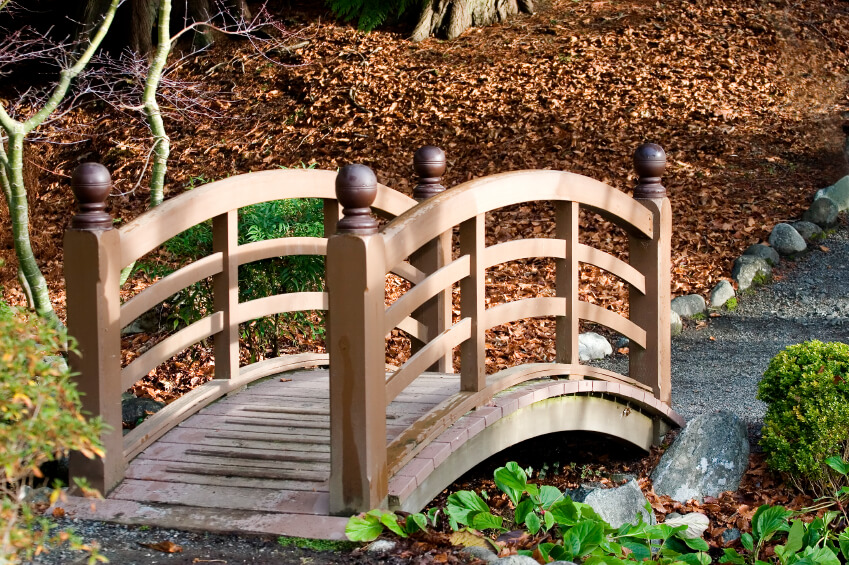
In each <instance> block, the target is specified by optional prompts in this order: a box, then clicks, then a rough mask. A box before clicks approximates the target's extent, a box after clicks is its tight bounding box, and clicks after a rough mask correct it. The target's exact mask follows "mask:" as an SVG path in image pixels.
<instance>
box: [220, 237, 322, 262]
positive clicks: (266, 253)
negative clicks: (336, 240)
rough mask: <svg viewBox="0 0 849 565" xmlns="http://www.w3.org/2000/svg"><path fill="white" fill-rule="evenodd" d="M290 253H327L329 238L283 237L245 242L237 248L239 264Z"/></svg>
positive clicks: (236, 255) (236, 253)
mask: <svg viewBox="0 0 849 565" xmlns="http://www.w3.org/2000/svg"><path fill="white" fill-rule="evenodd" d="M288 255H327V239H325V238H323V237H281V238H277V239H267V240H264V241H254V242H251V243H243V244H242V245H240V246H238V247H237V248H236V252H235V254H234V257H235V259H234V260H235V261H236V263H237V264H239V265H244V264H246V263H252V262H254V261H262V260H263V259H271V258H272V257H283V256H288Z"/></svg>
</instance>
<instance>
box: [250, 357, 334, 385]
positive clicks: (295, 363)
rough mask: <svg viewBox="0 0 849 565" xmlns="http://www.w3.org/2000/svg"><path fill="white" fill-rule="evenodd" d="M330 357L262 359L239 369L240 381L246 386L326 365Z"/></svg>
mask: <svg viewBox="0 0 849 565" xmlns="http://www.w3.org/2000/svg"><path fill="white" fill-rule="evenodd" d="M329 363H330V357H329V356H328V355H327V354H326V353H297V354H294V355H283V356H281V357H274V358H272V359H264V360H262V361H259V362H257V363H253V364H251V365H246V366H244V367H242V368H240V369H239V379H240V381H242V382H244V383H245V384H248V383H250V382H252V381H255V380H258V379H261V378H264V377H267V376H269V375H274V374H277V373H283V372H286V371H291V370H294V369H301V368H304V367H318V366H323V365H328V364H329Z"/></svg>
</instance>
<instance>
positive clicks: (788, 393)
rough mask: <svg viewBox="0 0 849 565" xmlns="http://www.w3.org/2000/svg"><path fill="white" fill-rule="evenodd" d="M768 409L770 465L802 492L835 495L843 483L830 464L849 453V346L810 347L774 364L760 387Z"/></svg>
mask: <svg viewBox="0 0 849 565" xmlns="http://www.w3.org/2000/svg"><path fill="white" fill-rule="evenodd" d="M758 398H759V399H761V400H763V401H764V402H766V403H767V404H768V407H767V412H766V416H765V417H764V427H763V438H762V439H761V445H762V446H763V449H764V451H765V452H766V453H767V463H768V464H769V465H770V467H772V468H773V469H775V470H777V471H780V472H782V473H786V474H787V475H788V476H789V477H790V478H791V479H792V480H793V481H794V482H795V483H796V485H797V486H799V487H800V488H811V489H813V490H814V492H815V493H817V494H822V493H824V492H828V491H830V490H831V489H832V488H834V485H835V484H837V483H838V482H840V478H839V476H838V475H836V474H835V473H834V472H832V471H831V469H830V468H829V466H828V465H827V464H826V458H827V457H829V456H832V455H834V454H840V455H842V456H843V457H844V458H845V457H846V455H847V454H849V453H847V452H849V345H847V344H845V343H822V342H819V341H809V342H805V343H802V344H798V345H791V346H790V347H788V348H787V349H785V350H784V351H782V352H781V353H779V354H778V355H776V356H775V357H774V358H773V359H772V361H770V364H769V367H768V368H767V370H766V372H765V373H764V376H763V379H762V380H761V382H760V385H759V386H758Z"/></svg>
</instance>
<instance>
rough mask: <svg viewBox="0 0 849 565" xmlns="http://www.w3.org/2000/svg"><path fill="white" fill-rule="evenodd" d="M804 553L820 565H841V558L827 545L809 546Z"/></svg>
mask: <svg viewBox="0 0 849 565" xmlns="http://www.w3.org/2000/svg"><path fill="white" fill-rule="evenodd" d="M803 555H804V557H806V558H807V559H810V560H811V562H813V563H816V564H818V565H840V559H838V558H837V556H836V555H835V554H834V552H833V551H831V550H830V549H829V548H827V547H808V548H805V551H804V553H803Z"/></svg>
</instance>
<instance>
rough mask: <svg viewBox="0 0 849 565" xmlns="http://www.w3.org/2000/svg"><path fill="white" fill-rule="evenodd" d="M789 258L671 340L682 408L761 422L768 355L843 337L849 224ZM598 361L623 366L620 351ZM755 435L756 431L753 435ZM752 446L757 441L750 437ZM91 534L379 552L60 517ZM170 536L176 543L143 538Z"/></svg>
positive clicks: (260, 551)
mask: <svg viewBox="0 0 849 565" xmlns="http://www.w3.org/2000/svg"><path fill="white" fill-rule="evenodd" d="M823 245H824V247H825V248H826V249H828V251H823V250H820V249H815V250H814V251H812V252H810V253H808V254H807V255H805V256H804V257H802V258H800V259H798V260H796V261H795V262H791V261H786V260H785V261H783V263H782V265H780V266H779V268H777V269H776V271H775V274H776V275H777V276H778V277H777V278H779V279H780V280H778V281H777V282H774V283H772V284H770V285H768V286H766V287H763V288H759V289H757V290H756V291H755V292H752V293H744V294H743V295H742V296H740V297H739V307H738V308H737V310H735V311H734V312H723V313H722V316H720V317H718V318H709V319H708V320H707V322H706V323H705V324H704V325H699V324H698V323H695V322H692V321H690V322H688V323H687V325H688V327H687V328H686V329H685V330H684V333H683V334H682V335H680V336H678V337H676V338H674V339H673V341H672V404H673V407H674V408H675V409H676V410H677V411H678V412H679V413H680V414H681V415H682V416H684V417H685V418H687V419H689V418H692V417H694V416H697V415H699V414H702V413H705V412H709V411H712V410H716V409H719V408H722V409H725V410H730V411H732V412H734V413H736V414H737V415H739V416H740V417H741V418H743V419H744V420H745V421H746V423H747V424H748V425H749V428H750V430H751V431H752V432H753V434H754V435H757V430H759V428H760V423H761V421H762V418H763V415H764V411H765V405H764V404H763V403H762V402H760V401H759V400H757V399H756V398H755V394H756V392H757V385H758V381H759V380H760V377H761V375H762V374H763V372H764V370H765V369H766V367H767V365H768V364H769V360H770V359H771V358H772V357H773V356H774V355H775V354H776V353H778V352H779V351H781V350H782V349H783V348H785V347H786V346H788V345H792V344H794V343H799V342H802V341H806V340H810V339H818V340H820V341H843V342H847V343H849V227H847V226H846V225H841V227H840V228H839V229H838V230H837V232H836V233H834V234H833V235H831V236H830V237H829V238H828V239H827V240H826V241H825V242H824V243H823ZM603 366H605V367H607V368H610V369H613V370H616V371H619V372H622V373H625V372H626V371H627V358H626V357H624V356H621V355H618V356H616V357H614V358H612V359H609V360H606V361H605V362H604V363H603ZM753 439H754V438H753ZM752 445H753V447H754V446H755V445H756V444H755V443H753V444H752ZM59 522H60V525H61V526H63V527H68V526H70V527H72V528H73V529H74V530H76V531H77V532H78V533H80V534H81V535H83V536H84V538H85V539H86V540H87V541H90V540H98V541H99V542H100V543H101V544H102V545H103V546H104V548H105V549H104V553H105V555H106V556H107V557H109V559H110V562H111V563H121V564H126V565H136V564H138V565H147V564H153V563H169V564H176V563H311V564H315V565H319V564H324V563H328V564H329V563H374V562H383V561H382V560H381V559H380V558H379V557H377V556H370V555H367V554H366V555H357V554H354V555H352V554H350V553H348V552H342V553H339V552H332V551H331V552H325V551H312V550H307V549H297V548H283V547H281V546H280V545H279V544H277V543H276V542H274V541H271V540H261V539H258V538H241V537H236V536H220V535H211V534H203V533H187V532H179V531H175V530H161V529H157V528H149V529H143V528H132V527H125V526H118V525H113V524H104V523H99V522H82V521H76V520H67V519H63V520H60V521H59ZM161 541H171V542H173V543H176V544H178V545H180V546H181V547H182V552H181V553H174V554H167V553H161V552H158V551H154V550H152V549H148V548H146V547H144V546H143V545H142V544H151V543H156V542H161ZM84 562H85V561H84V557H83V556H81V554H79V553H77V554H74V553H71V552H68V551H54V552H52V553H51V554H50V555H48V556H44V557H42V558H39V559H38V560H36V561H35V562H34V563H38V564H44V565H48V564H65V563H84Z"/></svg>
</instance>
